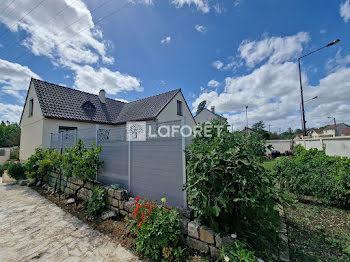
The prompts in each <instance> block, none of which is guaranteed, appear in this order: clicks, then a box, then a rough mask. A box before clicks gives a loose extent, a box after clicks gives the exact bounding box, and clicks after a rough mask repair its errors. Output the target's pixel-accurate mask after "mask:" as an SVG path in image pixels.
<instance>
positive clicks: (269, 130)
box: [269, 125, 271, 133]
mask: <svg viewBox="0 0 350 262" xmlns="http://www.w3.org/2000/svg"><path fill="white" fill-rule="evenodd" d="M270 127H271V125H269V133H271V132H270Z"/></svg>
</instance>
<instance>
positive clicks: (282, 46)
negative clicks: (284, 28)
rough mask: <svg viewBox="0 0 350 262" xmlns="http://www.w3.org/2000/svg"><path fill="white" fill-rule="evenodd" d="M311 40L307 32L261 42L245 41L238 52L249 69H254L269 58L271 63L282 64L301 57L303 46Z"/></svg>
mask: <svg viewBox="0 0 350 262" xmlns="http://www.w3.org/2000/svg"><path fill="white" fill-rule="evenodd" d="M309 40H310V37H309V34H308V33H306V32H299V33H298V34H296V35H293V36H286V37H270V38H264V39H262V40H260V41H249V40H244V41H242V43H241V45H240V46H239V47H238V52H239V55H240V57H241V58H242V59H244V60H245V62H246V65H247V66H248V67H254V66H255V65H257V64H259V63H261V62H263V61H264V60H265V59H267V58H268V62H269V63H282V62H285V61H288V60H289V59H291V58H295V57H297V56H298V55H300V54H301V52H302V50H303V46H302V45H303V44H304V43H307V42H309Z"/></svg>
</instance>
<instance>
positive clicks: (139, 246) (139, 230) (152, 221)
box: [132, 197, 183, 261]
mask: <svg viewBox="0 0 350 262" xmlns="http://www.w3.org/2000/svg"><path fill="white" fill-rule="evenodd" d="M135 201H136V205H135V207H134V211H133V213H132V216H133V217H134V218H135V221H136V222H135V223H133V224H132V232H133V233H134V235H135V244H136V251H137V252H140V253H142V254H144V255H146V256H149V257H150V258H151V259H152V260H155V261H163V260H168V261H178V260H181V258H182V252H183V250H182V248H181V245H180V235H181V231H180V217H179V213H178V212H177V211H176V210H174V209H171V208H170V207H167V206H166V205H165V199H162V202H164V204H163V205H162V206H160V207H158V206H157V205H156V204H155V203H154V202H150V201H146V200H142V199H141V200H140V197H137V198H135Z"/></svg>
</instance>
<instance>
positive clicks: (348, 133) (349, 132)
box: [341, 128, 350, 136]
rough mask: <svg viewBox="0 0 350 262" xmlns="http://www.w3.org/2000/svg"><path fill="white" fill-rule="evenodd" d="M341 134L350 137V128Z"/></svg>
mask: <svg viewBox="0 0 350 262" xmlns="http://www.w3.org/2000/svg"><path fill="white" fill-rule="evenodd" d="M341 134H342V135H344V136H350V128H344V129H343V130H342V131H341Z"/></svg>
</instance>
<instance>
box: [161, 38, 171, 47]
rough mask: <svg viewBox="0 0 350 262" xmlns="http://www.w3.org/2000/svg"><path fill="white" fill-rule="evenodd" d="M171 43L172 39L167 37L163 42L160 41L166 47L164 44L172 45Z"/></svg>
mask: <svg viewBox="0 0 350 262" xmlns="http://www.w3.org/2000/svg"><path fill="white" fill-rule="evenodd" d="M170 42H171V37H170V36H167V37H165V38H164V39H162V40H161V41H160V43H161V44H162V45H164V44H166V45H168V44H170Z"/></svg>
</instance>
